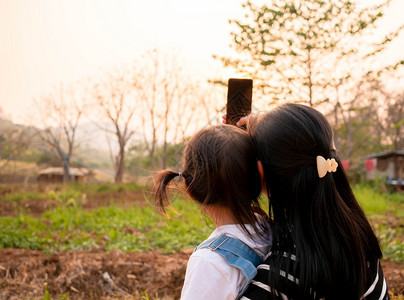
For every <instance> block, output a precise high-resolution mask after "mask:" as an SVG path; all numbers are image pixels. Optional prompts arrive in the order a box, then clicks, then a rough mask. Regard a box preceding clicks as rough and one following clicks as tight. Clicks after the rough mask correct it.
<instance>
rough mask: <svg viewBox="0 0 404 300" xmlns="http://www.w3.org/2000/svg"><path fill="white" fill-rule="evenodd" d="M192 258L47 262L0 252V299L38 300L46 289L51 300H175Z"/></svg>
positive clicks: (69, 257) (144, 255)
mask: <svg viewBox="0 0 404 300" xmlns="http://www.w3.org/2000/svg"><path fill="white" fill-rule="evenodd" d="M191 252H192V249H191V250H189V251H181V252H177V253H175V254H171V255H163V254H161V253H160V252H159V251H151V252H141V253H134V252H132V253H122V252H120V251H113V252H110V253H106V252H100V251H96V252H85V251H75V252H62V253H58V254H54V255H51V256H46V255H44V254H43V253H42V252H40V251H34V250H22V249H0V299H32V298H34V299H35V298H41V297H43V296H44V294H45V287H46V289H47V290H48V292H49V294H50V295H51V296H52V298H55V299H56V298H57V297H61V295H63V294H65V295H66V294H68V296H69V298H70V299H109V298H124V299H127V298H129V299H142V292H146V293H147V294H148V295H149V296H150V297H152V298H154V297H158V298H159V299H179V296H180V294H181V288H182V284H183V280H184V274H185V269H186V263H187V260H188V258H189V256H190V255H191Z"/></svg>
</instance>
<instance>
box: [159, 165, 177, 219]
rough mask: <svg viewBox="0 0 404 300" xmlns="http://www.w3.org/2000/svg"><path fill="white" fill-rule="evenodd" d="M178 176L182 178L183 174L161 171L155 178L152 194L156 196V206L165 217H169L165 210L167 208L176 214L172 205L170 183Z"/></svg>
mask: <svg viewBox="0 0 404 300" xmlns="http://www.w3.org/2000/svg"><path fill="white" fill-rule="evenodd" d="M177 176H181V173H178V172H174V171H171V170H161V171H159V172H157V173H156V174H155V175H154V176H153V187H152V192H153V195H154V205H155V206H156V207H157V208H158V209H159V210H160V212H161V213H162V214H163V215H167V212H166V210H165V208H166V207H167V206H168V207H169V208H170V209H171V210H173V211H174V212H175V210H174V209H173V208H172V207H171V205H170V197H169V193H168V189H169V186H170V182H171V181H172V180H173V179H174V178H175V177H177Z"/></svg>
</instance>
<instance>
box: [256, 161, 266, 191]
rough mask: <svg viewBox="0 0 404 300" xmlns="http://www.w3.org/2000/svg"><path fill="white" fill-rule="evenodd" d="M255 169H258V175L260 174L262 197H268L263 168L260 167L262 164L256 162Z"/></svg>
mask: <svg viewBox="0 0 404 300" xmlns="http://www.w3.org/2000/svg"><path fill="white" fill-rule="evenodd" d="M257 168H258V173H259V174H260V178H261V191H262V193H263V194H264V195H266V196H267V197H268V195H267V194H268V191H267V187H266V184H265V174H264V166H263V165H262V162H261V161H260V160H257Z"/></svg>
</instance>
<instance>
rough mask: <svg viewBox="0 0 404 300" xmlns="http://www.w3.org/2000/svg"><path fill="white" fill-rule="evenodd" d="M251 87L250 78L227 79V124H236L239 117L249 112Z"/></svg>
mask: <svg viewBox="0 0 404 300" xmlns="http://www.w3.org/2000/svg"><path fill="white" fill-rule="evenodd" d="M252 88H253V81H252V79H237V78H230V79H229V83H228V89H227V106H226V107H227V112H226V123H227V124H230V125H236V123H237V122H238V120H240V118H242V117H245V116H247V115H248V114H250V113H251V102H252Z"/></svg>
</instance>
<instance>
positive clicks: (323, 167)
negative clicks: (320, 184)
mask: <svg viewBox="0 0 404 300" xmlns="http://www.w3.org/2000/svg"><path fill="white" fill-rule="evenodd" d="M316 160H317V172H318V177H320V178H323V177H324V176H325V175H326V174H327V172H328V173H331V172H335V171H336V170H337V167H338V163H337V162H336V161H335V159H334V158H331V159H327V160H326V159H325V158H324V157H322V156H320V155H319V156H317V158H316Z"/></svg>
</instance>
